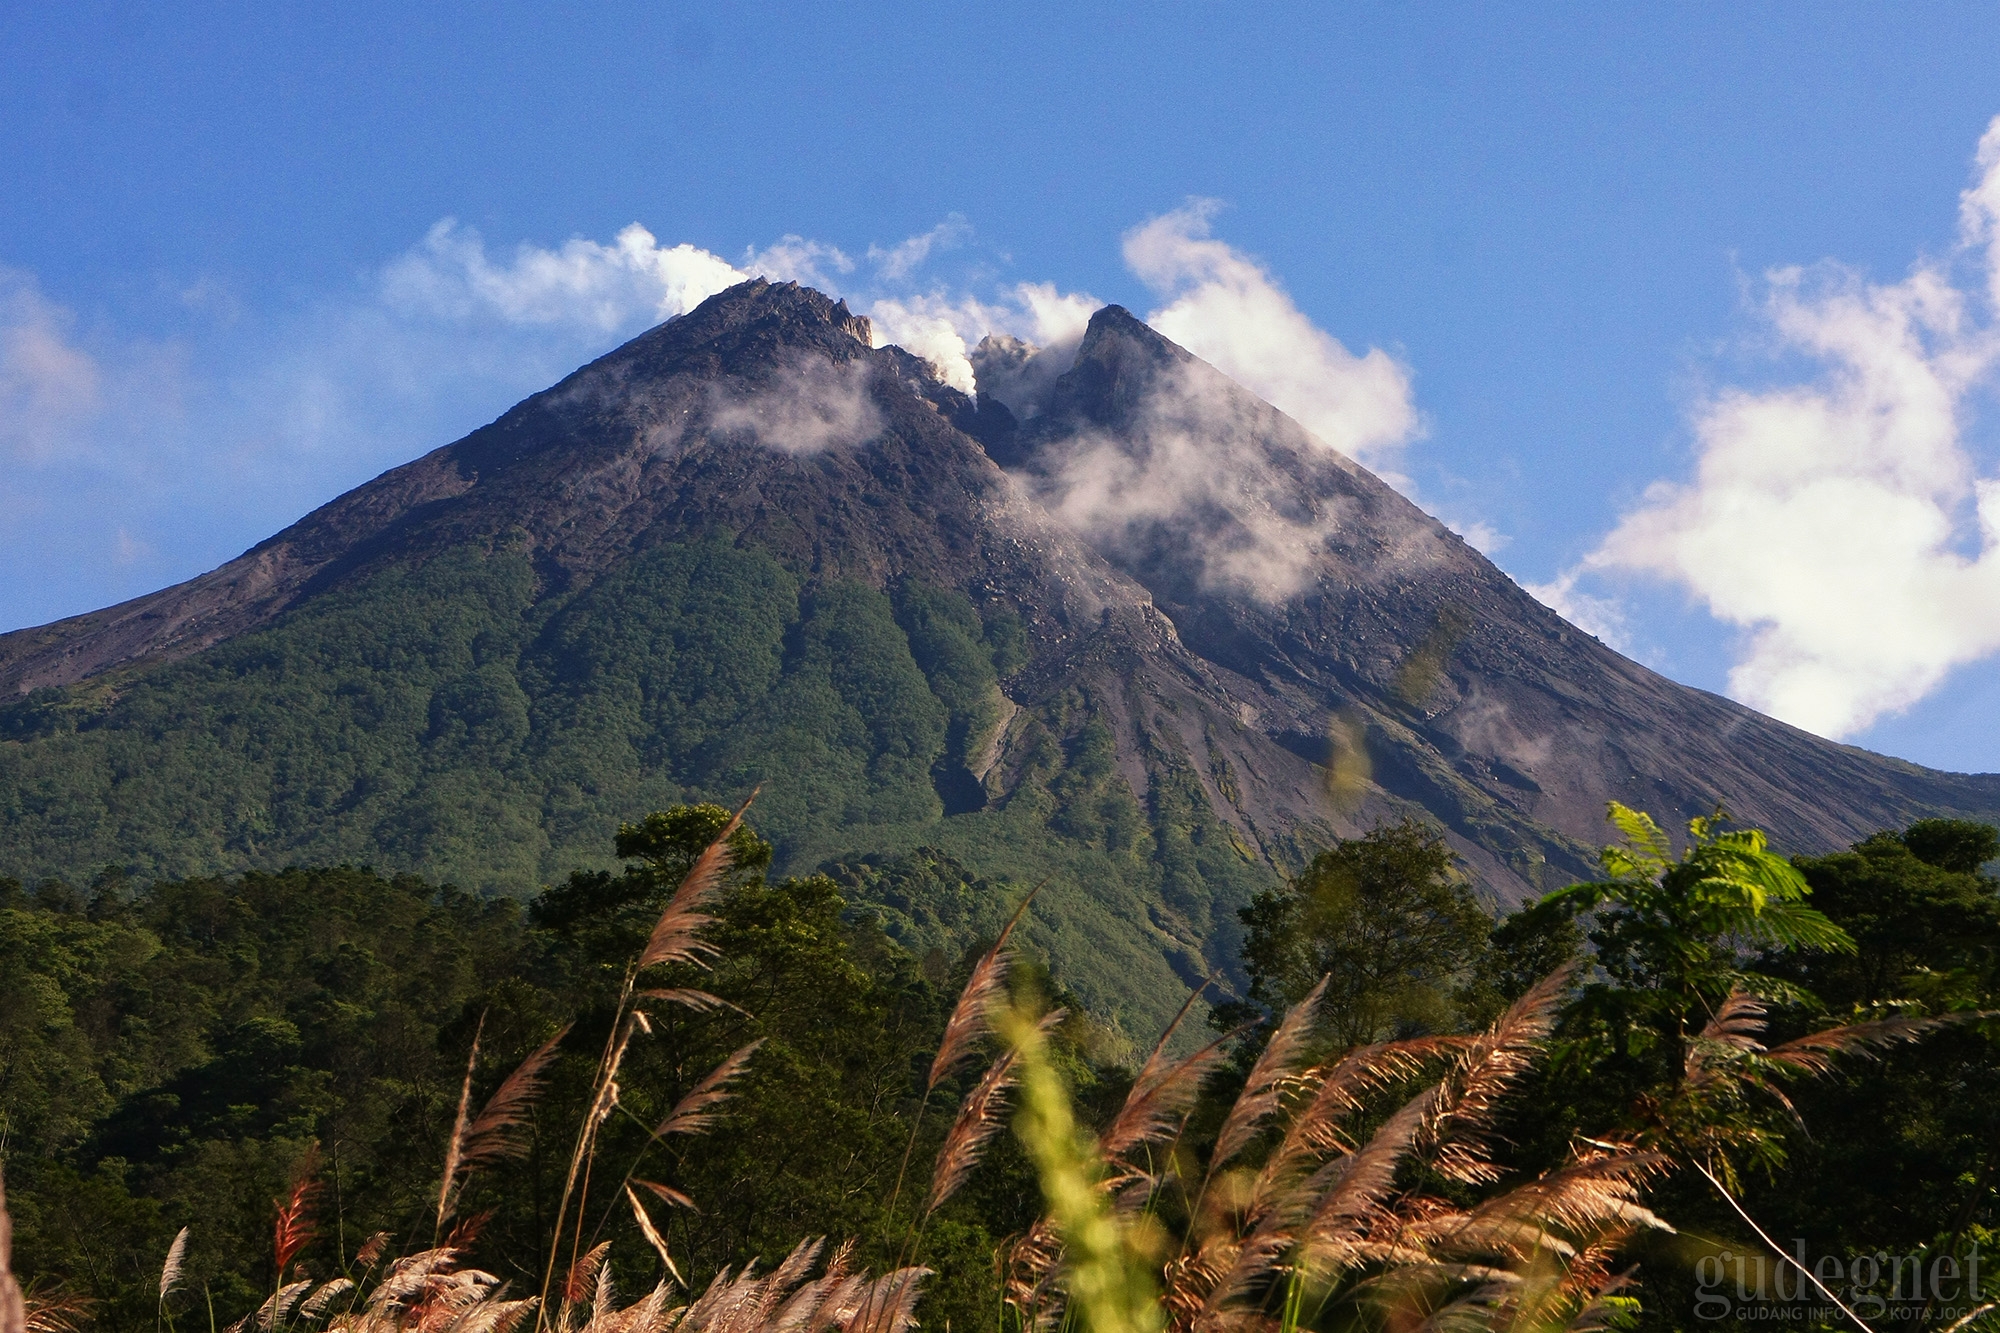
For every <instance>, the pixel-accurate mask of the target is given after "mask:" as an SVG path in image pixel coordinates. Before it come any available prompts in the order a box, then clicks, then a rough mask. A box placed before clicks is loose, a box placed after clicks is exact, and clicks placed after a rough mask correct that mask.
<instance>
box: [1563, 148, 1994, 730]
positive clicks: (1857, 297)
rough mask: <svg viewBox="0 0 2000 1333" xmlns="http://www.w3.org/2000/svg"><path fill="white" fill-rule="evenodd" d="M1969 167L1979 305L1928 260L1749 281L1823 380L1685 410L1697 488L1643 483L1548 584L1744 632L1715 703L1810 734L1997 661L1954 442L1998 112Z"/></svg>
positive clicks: (1966, 388)
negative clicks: (1633, 594) (1657, 590)
mask: <svg viewBox="0 0 2000 1333" xmlns="http://www.w3.org/2000/svg"><path fill="white" fill-rule="evenodd" d="M1978 169H1979V178H1978V181H1977V183H1976V184H1975V185H1974V186H1972V188H1970V189H1968V190H1966V191H1965V193H1964V195H1963V196H1962V198H1961V201H1960V254H1961V256H1962V257H1964V258H1966V259H1968V260H1972V261H1975V262H1977V263H1978V264H1979V265H1980V266H1981V267H1982V268H1983V270H1984V271H1983V272H1982V273H1981V275H1980V277H1981V279H1982V281H1981V282H1980V283H1979V284H1978V288H1977V289H1976V290H1972V291H1967V290H1963V289H1961V287H1960V286H1959V285H1958V284H1956V283H1955V282H1954V281H1953V279H1952V276H1951V273H1950V271H1949V269H1948V267H1947V266H1946V265H1945V264H1944V263H1941V262H1933V261H1924V262H1920V263H1919V264H1917V265H1916V266H1915V267H1914V269H1913V270H1912V271H1911V273H1910V275H1909V276H1908V277H1907V278H1904V279H1903V280H1902V281H1900V282H1894V283H1870V282H1867V281H1865V280H1863V279H1862V278H1860V277H1859V276H1858V275H1856V274H1854V273H1852V272H1850V271H1848V270H1845V269H1842V268H1839V267H1837V266H1834V265H1831V264H1827V265H1823V266H1821V267H1820V268H1818V269H1816V270H1814V271H1811V272H1808V271H1806V270H1802V269H1799V268H1786V269H1780V270H1777V271H1774V272H1772V273H1770V274H1769V275H1767V281H1768V291H1767V294H1766V298H1765V302H1764V306H1763V311H1762V313H1763V315H1764V317H1765V319H1766V320H1767V321H1768V324H1769V327H1770V329H1771V331H1772V333H1773V334H1774V335H1775V340H1776V342H1777V344H1778V345H1779V347H1780V349H1782V350H1785V351H1789V352H1793V353H1802V354H1804V355H1805V356H1807V357H1810V358H1812V359H1813V360H1815V361H1817V362H1818V363H1819V364H1820V365H1821V367H1822V368H1823V369H1822V371H1821V373H1820V374H1819V375H1818V377H1817V378H1815V379H1812V380H1810V381H1808V382H1805V383H1800V384H1794V385H1790V386H1787V387H1782V388H1774V389H1762V390H1748V389H1728V390H1725V391H1723V392H1721V393H1719V394H1717V395H1715V396H1713V397H1712V398H1710V399H1709V400H1708V401H1707V402H1705V403H1703V404H1702V405H1701V406H1700V408H1699V409H1698V410H1697V412H1696V414H1695V420H1694V435H1695V444H1696V450H1697V455H1698V457H1697V462H1696V465H1695V475H1694V478H1693V479H1692V480H1691V481H1689V482H1686V483H1669V482H1659V483H1656V484H1655V485H1654V486H1652V487H1651V488H1650V489H1649V490H1648V491H1647V492H1646V494H1645V498H1644V500H1643V501H1642V502H1641V504H1640V505H1639V506H1638V508H1636V509H1634V510H1633V511H1632V512H1630V513H1628V514H1627V515H1625V517H1624V518H1623V519H1622V520H1621V521H1620V523H1619V524H1618V526H1617V528H1616V529H1615V530H1614V531H1612V532H1611V534H1610V535H1609V536H1607V537H1606V538H1605V539H1604V541H1603V542H1602V543H1601V544H1600V545H1599V546H1598V548H1597V549H1596V550H1595V551H1593V552H1592V553H1591V554H1590V555H1589V556H1587V557H1586V558H1585V560H1584V561H1583V563H1582V565H1581V567H1580V570H1573V571H1570V573H1569V574H1567V575H1565V576H1564V579H1566V580H1567V581H1568V583H1569V584H1570V585H1573V584H1574V581H1575V576H1576V575H1577V574H1578V573H1579V572H1586V573H1587V572H1589V571H1613V570H1622V571H1635V572H1639V573H1644V574H1650V575H1656V576H1658V577H1661V578H1664V579H1667V580H1670V581H1672V582H1675V583H1678V584H1680V585H1682V586H1684V587H1686V588H1687V589H1689V590H1690V591H1692V592H1693V593H1694V594H1695V595H1696V596H1697V597H1699V598H1700V599H1701V600H1702V601H1703V602H1705V603H1706V605H1707V607H1708V609H1709V612H1710V613H1711V614H1712V615H1714V616H1715V617H1716V618H1718V619H1720V620H1723V621H1725V622H1727V623H1729V624H1732V625H1736V626H1740V627H1742V628H1743V629H1744V630H1745V631H1746V632H1747V633H1746V636H1745V639H1744V642H1743V646H1742V648H1741V650H1740V653H1739V656H1738V660H1737V663H1736V665H1735V667H1734V669H1733V670H1732V671H1731V672H1730V675H1729V689H1730V692H1731V693H1732V694H1734V695H1735V696H1736V697H1737V698H1739V699H1742V700H1743V701H1745V702H1746V703H1749V704H1752V705H1754V706H1756V707H1758V708H1761V709H1764V710H1766V711H1768V712H1770V713H1772V714H1774V715H1775V716H1777V717H1780V718H1783V719H1785V720H1786V721H1789V722H1792V723H1795V724H1797V725H1799V726H1802V727H1806V728H1808V729H1810V730H1812V731H1816V732H1819V733H1821V734H1823V735H1827V736H1833V737H1839V736H1843V735H1847V734H1850V733H1852V732H1854V731H1856V730H1858V729H1860V728H1862V727H1865V726H1867V725H1868V724H1869V723H1870V722H1872V721H1874V720H1875V719H1876V718H1878V717H1881V716H1883V715H1885V714H1888V713H1892V712H1895V711H1897V710H1900V709H1902V708H1905V707H1908V706H1909V705H1910V704H1912V703H1914V702H1916V701H1917V700H1918V699H1921V698H1922V697H1923V696H1924V695H1925V694H1927V693H1929V692H1930V691H1931V690H1933V689H1934V688H1936V687H1937V686H1938V684H1939V683H1940V682H1941V681H1942V680H1943V679H1944V677H1945V676H1946V674H1947V673H1949V672H1950V671H1951V670H1952V669H1953V668H1954V667H1958V666H1961V665H1964V664H1966V663H1970V662H1973V661H1976V660H1978V659H1980V658H1982V657H1986V656H1988V655H1990V654H1992V653H1994V652H1995V651H1996V650H2000V478H1994V477H1989V476H1982V475H1980V469H1979V467H1978V465H1977V463H1976V462H1975V460H1974V458H1973V456H1972V455H1971V453H1970V452H1969V450H1968V449H1967V446H1966V438H1965V432H1966V425H1967V417H1968V403H1969V400H1970V399H1971V398H1972V397H1973V396H1974V395H1975V394H1978V393H1982V392H1986V391H1990V390H1992V389H1993V388H1995V387H2000V375H1996V368H2000V360H1996V351H2000V323H1996V319H2000V117H1996V118H1995V120H1994V121H1993V122H1992V124H1991V125H1989V127H1988V128H1987V130H1986V133H1985V136H1984V137H1983V138H1982V139H1981V140H1980V143H1979V151H1978ZM1559 582H1560V581H1559ZM1538 591H1540V590H1538ZM1558 609H1561V608H1560V607H1558Z"/></svg>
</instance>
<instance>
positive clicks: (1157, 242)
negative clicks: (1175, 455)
mask: <svg viewBox="0 0 2000 1333" xmlns="http://www.w3.org/2000/svg"><path fill="white" fill-rule="evenodd" d="M1219 208H1220V205H1219V204H1218V203H1217V202H1216V201H1215V200H1212V199H1197V200H1193V201H1191V202H1189V203H1188V204H1187V205H1186V206H1185V207H1183V208H1179V209H1176V210H1174V211H1173V212H1171V213H1167V214H1164V215H1162V216H1160V217H1157V218H1154V219H1152V220H1151V221H1150V222H1147V223H1145V224H1144V225H1143V226H1140V227H1137V228H1134V229H1133V230H1132V231H1130V232H1128V233H1127V234H1126V236H1125V262H1126V264H1127V265H1129V266H1130V267H1131V269H1132V271H1133V272H1134V273H1136V274H1137V275H1138V276H1139V278H1140V279H1141V280H1142V281H1144V282H1145V283H1146V284H1147V285H1148V286H1149V287H1151V288H1152V289H1153V290H1154V291H1156V292H1158V293H1159V294H1160V295H1161V296H1163V297H1165V298H1168V303H1167V305H1165V306H1164V307H1162V308H1160V309H1158V310H1155V311H1153V312H1152V313H1151V314H1150V315H1148V316H1147V317H1146V322H1147V323H1148V324H1151V325H1152V326H1153V327H1154V328H1156V329H1158V330H1159V331H1160V332H1161V333H1164V334H1165V335H1166V336H1167V337H1169V338H1172V339H1173V340H1174V341H1175V342H1177V343H1179V344H1180V345H1181V346H1183V347H1185V348H1187V349H1188V350H1189V351H1190V352H1193V353H1194V354H1195V355H1196V356H1199V357H1201V358H1202V359H1203V360H1205V361H1207V362H1209V363H1210V364H1211V365H1213V366H1215V367H1216V368H1217V369H1218V370H1220V371H1222V373H1223V374H1225V375H1228V376H1229V377H1230V378H1231V379H1233V380H1235V381H1236V382H1237V383H1239V384H1241V385H1243V386H1244V387H1246V388H1248V389H1250V390H1251V391H1252V392H1254V393H1255V394H1257V396H1258V397H1260V398H1262V399H1264V400H1265V401H1266V402H1268V403H1271V404H1273V405H1275V406H1276V407H1278V408H1279V409H1280V410H1282V411H1283V412H1285V413H1286V414H1287V415H1288V416H1290V417H1292V418H1293V419H1294V420H1296V421H1297V422H1299V423H1300V424H1301V425H1303V426H1304V427H1305V428H1306V429H1307V430H1309V431H1311V432H1312V433H1313V434H1314V435H1315V436H1317V437H1318V438H1319V439H1320V440H1321V441H1322V442H1323V443H1325V444H1327V445H1329V446H1331V447H1332V448H1334V449H1337V450H1339V451H1340V452H1341V453H1343V454H1346V455H1347V456H1348V457H1350V458H1354V459H1358V460H1360V461H1362V462H1364V463H1367V464H1369V465H1370V466H1375V467H1381V466H1384V465H1387V464H1391V463H1393V461H1394V459H1395V457H1396V451H1397V450H1398V449H1400V448H1401V447H1402V446H1403V445H1405V444H1407V443H1408V442H1409V441H1410V440H1412V439H1414V438H1415V437H1416V435H1417V432H1418V425H1419V422H1418V417H1417V409H1416V402H1415V399H1414V396H1413V394H1412V393H1411V388H1410V372H1409V370H1408V369H1407V368H1406V367H1405V366H1403V365H1402V364H1401V363H1399V362H1398V361H1397V360H1396V359H1395V358H1394V357H1392V356H1390V355H1389V354H1388V353H1387V352H1384V351H1383V350H1382V349H1381V348H1379V347H1371V348H1369V349H1368V351H1367V352H1365V353H1363V354H1362V355H1360V356H1356V355H1355V354H1354V353H1352V352H1350V351H1348V350H1347V348H1346V346H1345V345H1343V344H1342V343H1341V341H1340V340H1339V339H1338V338H1335V337H1334V336H1333V335H1332V334H1330V333H1328V332H1326V330H1324V329H1322V328H1320V327H1319V326H1318V325H1316V324H1314V323H1313V322H1312V321H1311V320H1310V319H1308V318H1307V317H1306V315H1305V313H1304V312H1303V311H1301V310H1300V309H1299V308H1298V306H1297V305H1296V304H1295V303H1294V302H1293V301H1292V298H1291V297H1290V296H1289V295H1288V294H1287V293H1286V292H1285V290H1284V288H1283V287H1282V286H1280V285H1279V284H1278V281H1277V279H1276V278H1274V277H1273V276H1272V275H1271V273H1270V272H1269V271H1268V270H1267V269H1265V268H1264V266H1263V265H1261V264H1259V263H1257V262H1256V261H1255V260H1253V259H1251V258H1250V257H1249V256H1248V255H1245V254H1243V253H1242V252H1241V251H1239V250H1237V249H1235V248H1233V247H1232V246H1230V245H1228V244H1226V243H1224V242H1222V241H1219V240H1217V239H1216V238H1215V237H1214V236H1213V235H1211V234H1210V233H1211V224H1212V222H1213V220H1214V217H1215V214H1216V212H1217V210H1218V209H1219Z"/></svg>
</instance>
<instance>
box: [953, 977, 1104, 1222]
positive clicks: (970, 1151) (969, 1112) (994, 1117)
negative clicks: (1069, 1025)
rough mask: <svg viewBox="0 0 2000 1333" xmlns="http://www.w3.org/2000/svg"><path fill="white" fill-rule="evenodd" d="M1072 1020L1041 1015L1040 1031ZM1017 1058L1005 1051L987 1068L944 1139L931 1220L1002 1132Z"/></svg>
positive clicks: (1063, 1013)
mask: <svg viewBox="0 0 2000 1333" xmlns="http://www.w3.org/2000/svg"><path fill="white" fill-rule="evenodd" d="M1067 1017H1069V1011H1068V1010H1066V1009H1052V1010H1050V1011H1049V1012H1048V1013H1046V1014H1044V1015H1042V1018H1041V1029H1042V1031H1043V1032H1044V1033H1047V1032H1050V1031H1052V1030H1054V1029H1055V1027H1056V1026H1057V1025H1058V1024H1060V1023H1061V1022H1062V1021H1063V1019H1065V1018H1067ZM1018 1072H1019V1071H1018V1056H1017V1055H1016V1053H1015V1052H1014V1051H1011V1050H1009V1051H1003V1052H1002V1053H1001V1055H1000V1057H999V1058H998V1059H996V1060H995V1061H994V1062H993V1063H992V1064H990V1065H988V1066H987V1068H986V1073H985V1074H983V1075H982V1076H981V1077H980V1080H979V1082H978V1083H977V1084H976V1085H974V1087H973V1089H972V1091H971V1092H968V1093H966V1094H965V1100H964V1101H963V1102H961V1103H959V1107H958V1115H957V1117H956V1118H955V1119H953V1121H952V1124H951V1129H950V1131H949V1132H947V1133H946V1134H945V1136H944V1143H943V1144H942V1145H941V1146H940V1147H939V1148H938V1155H937V1163H936V1165H934V1166H933V1167H932V1168H931V1192H930V1197H929V1198H927V1199H926V1200H925V1201H924V1216H925V1217H929V1216H930V1215H931V1214H932V1213H934V1212H936V1211H937V1210H938V1208H939V1207H940V1206H941V1205H942V1204H943V1203H944V1201H945V1200H947V1199H949V1198H950V1197H951V1196H952V1195H953V1194H956V1193H957V1192H958V1188H959V1186H961V1185H963V1184H964V1183H965V1181H966V1177H968V1176H970V1175H971V1174H972V1168H973V1167H975V1166H977V1165H978V1164H979V1159H980V1157H981V1156H982V1155H983V1154H984V1153H985V1151H986V1145H987V1144H989V1143H991V1142H992V1141H993V1136H994V1135H995V1134H998V1133H999V1132H1000V1117H1001V1115H1002V1114H1003V1113H1004V1112H1005V1111H1006V1109H1007V1093H1008V1092H1009V1091H1010V1090H1011V1089H1012V1088H1013V1086H1014V1083H1015V1078H1016V1075H1017V1073H1018Z"/></svg>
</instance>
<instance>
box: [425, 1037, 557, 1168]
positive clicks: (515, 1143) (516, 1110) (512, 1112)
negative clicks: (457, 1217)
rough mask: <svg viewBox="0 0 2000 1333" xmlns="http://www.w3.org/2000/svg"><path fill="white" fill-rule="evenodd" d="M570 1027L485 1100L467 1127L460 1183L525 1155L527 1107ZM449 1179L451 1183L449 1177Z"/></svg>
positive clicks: (518, 1067) (538, 1092) (537, 1050)
mask: <svg viewBox="0 0 2000 1333" xmlns="http://www.w3.org/2000/svg"><path fill="white" fill-rule="evenodd" d="M570 1026H571V1025H570V1024H568V1023H565V1024H563V1026H562V1027H561V1028H560V1029H558V1030H557V1032H556V1034H555V1035H554V1036H553V1037H550V1038H549V1039H548V1040H547V1041H545V1042H543V1043H542V1044H541V1045H540V1046H537V1047H536V1048H535V1049H534V1051H533V1052H531V1053H530V1054H529V1056H528V1058H527V1059H525V1060H523V1061H521V1063H520V1064H518V1065H516V1066H514V1072H513V1073H511V1074H509V1075H507V1077H506V1078H504V1079H502V1080H501V1081H500V1086H499V1087H497V1088H495V1089H494V1090H493V1095H492V1096H491V1097H488V1098H487V1099H486V1105H485V1106H484V1107H482V1108H481V1109H480V1112H479V1115H478V1117H477V1118H476V1119H474V1120H473V1121H472V1123H471V1124H470V1125H469V1126H468V1127H467V1128H466V1132H465V1137H464V1139H463V1146H462V1148H461V1151H460V1152H459V1156H458V1169H459V1172H460V1173H462V1174H461V1176H460V1179H461V1181H462V1180H463V1179H464V1178H465V1177H467V1176H470V1175H471V1174H472V1173H473V1172H474V1171H478V1170H480V1169H482V1168H484V1167H488V1166H492V1165H495V1164H496V1163H499V1162H504V1161H508V1160H510V1159H512V1158H516V1157H521V1156H525V1155H526V1153H527V1151H528V1142H527V1140H526V1139H524V1138H523V1137H522V1136H521V1132H520V1131H521V1129H522V1127H523V1126H524V1125H525V1124H526V1123H527V1119H528V1108H529V1107H531V1106H533V1105H534V1103H535V1099H536V1098H537V1097H539V1096H541V1095H542V1090H543V1087H544V1085H545V1084H546V1082H547V1078H548V1072H549V1066H550V1065H552V1064H554V1063H555V1058H556V1048H557V1047H559V1046H560V1045H561V1044H562V1039H563V1038H564V1037H567V1036H568V1035H569V1030H570ZM446 1179H447V1182H448V1183H449V1181H450V1177H449V1175H448V1176H447V1178H446ZM455 1193H456V1190H455V1189H454V1194H455Z"/></svg>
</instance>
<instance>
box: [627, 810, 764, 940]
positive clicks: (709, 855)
mask: <svg viewBox="0 0 2000 1333" xmlns="http://www.w3.org/2000/svg"><path fill="white" fill-rule="evenodd" d="M756 799H757V793H756V792H755V791H752V792H751V793H750V795H749V797H748V798H746V799H745V800H744V802H743V804H742V805H740V806H738V807H737V809H736V813H735V814H734V815H731V816H730V818H729V822H728V823H727V824H725V825H723V827H722V832H720V833H718V834H716V835H715V840H714V841H713V842H711V843H709V844H708V846H707V847H705V848H703V849H702V853H701V855H700V856H697V857H696V858H695V860H694V864H693V865H692V866H690V867H689V868H688V872H687V877H686V878H684V879H683V880H681V884H680V887H679V888H678V889H675V890H674V896H673V897H672V898H670V899H668V900H667V906H666V910H664V911H662V912H661V913H660V919H659V920H658V921H656V922H654V923H653V933H652V935H651V936H649V937H648V938H647V940H646V947H645V949H644V950H642V951H641V952H640V954H639V970H640V971H641V972H643V971H645V970H646V969H647V968H649V967H657V966H660V965H662V964H665V963H695V964H697V965H702V966H705V965H706V963H705V961H704V960H705V959H707V958H711V957H713V956H714V955H715V946H714V945H712V944H710V943H708V942H707V941H706V940H704V939H702V938H701V932H702V930H703V929H704V928H705V927H707V926H709V925H710V924H712V923H713V922H714V920H715V918H714V917H712V916H709V915H708V914H707V913H705V912H703V911H702V910H701V908H702V906H703V905H704V904H706V903H707V902H708V900H709V899H710V898H712V897H714V896H715V892H716V890H717V889H720V888H721V887H722V877H723V876H724V875H726V874H728V873H729V867H730V864H731V863H732V862H733V861H734V860H735V853H734V852H733V851H731V850H730V846H729V835H730V834H732V833H734V832H736V830H737V828H738V827H740V826H741V825H742V823H743V816H744V814H745V813H747V812H748V811H749V809H750V802H751V801H754V800H756Z"/></svg>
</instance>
